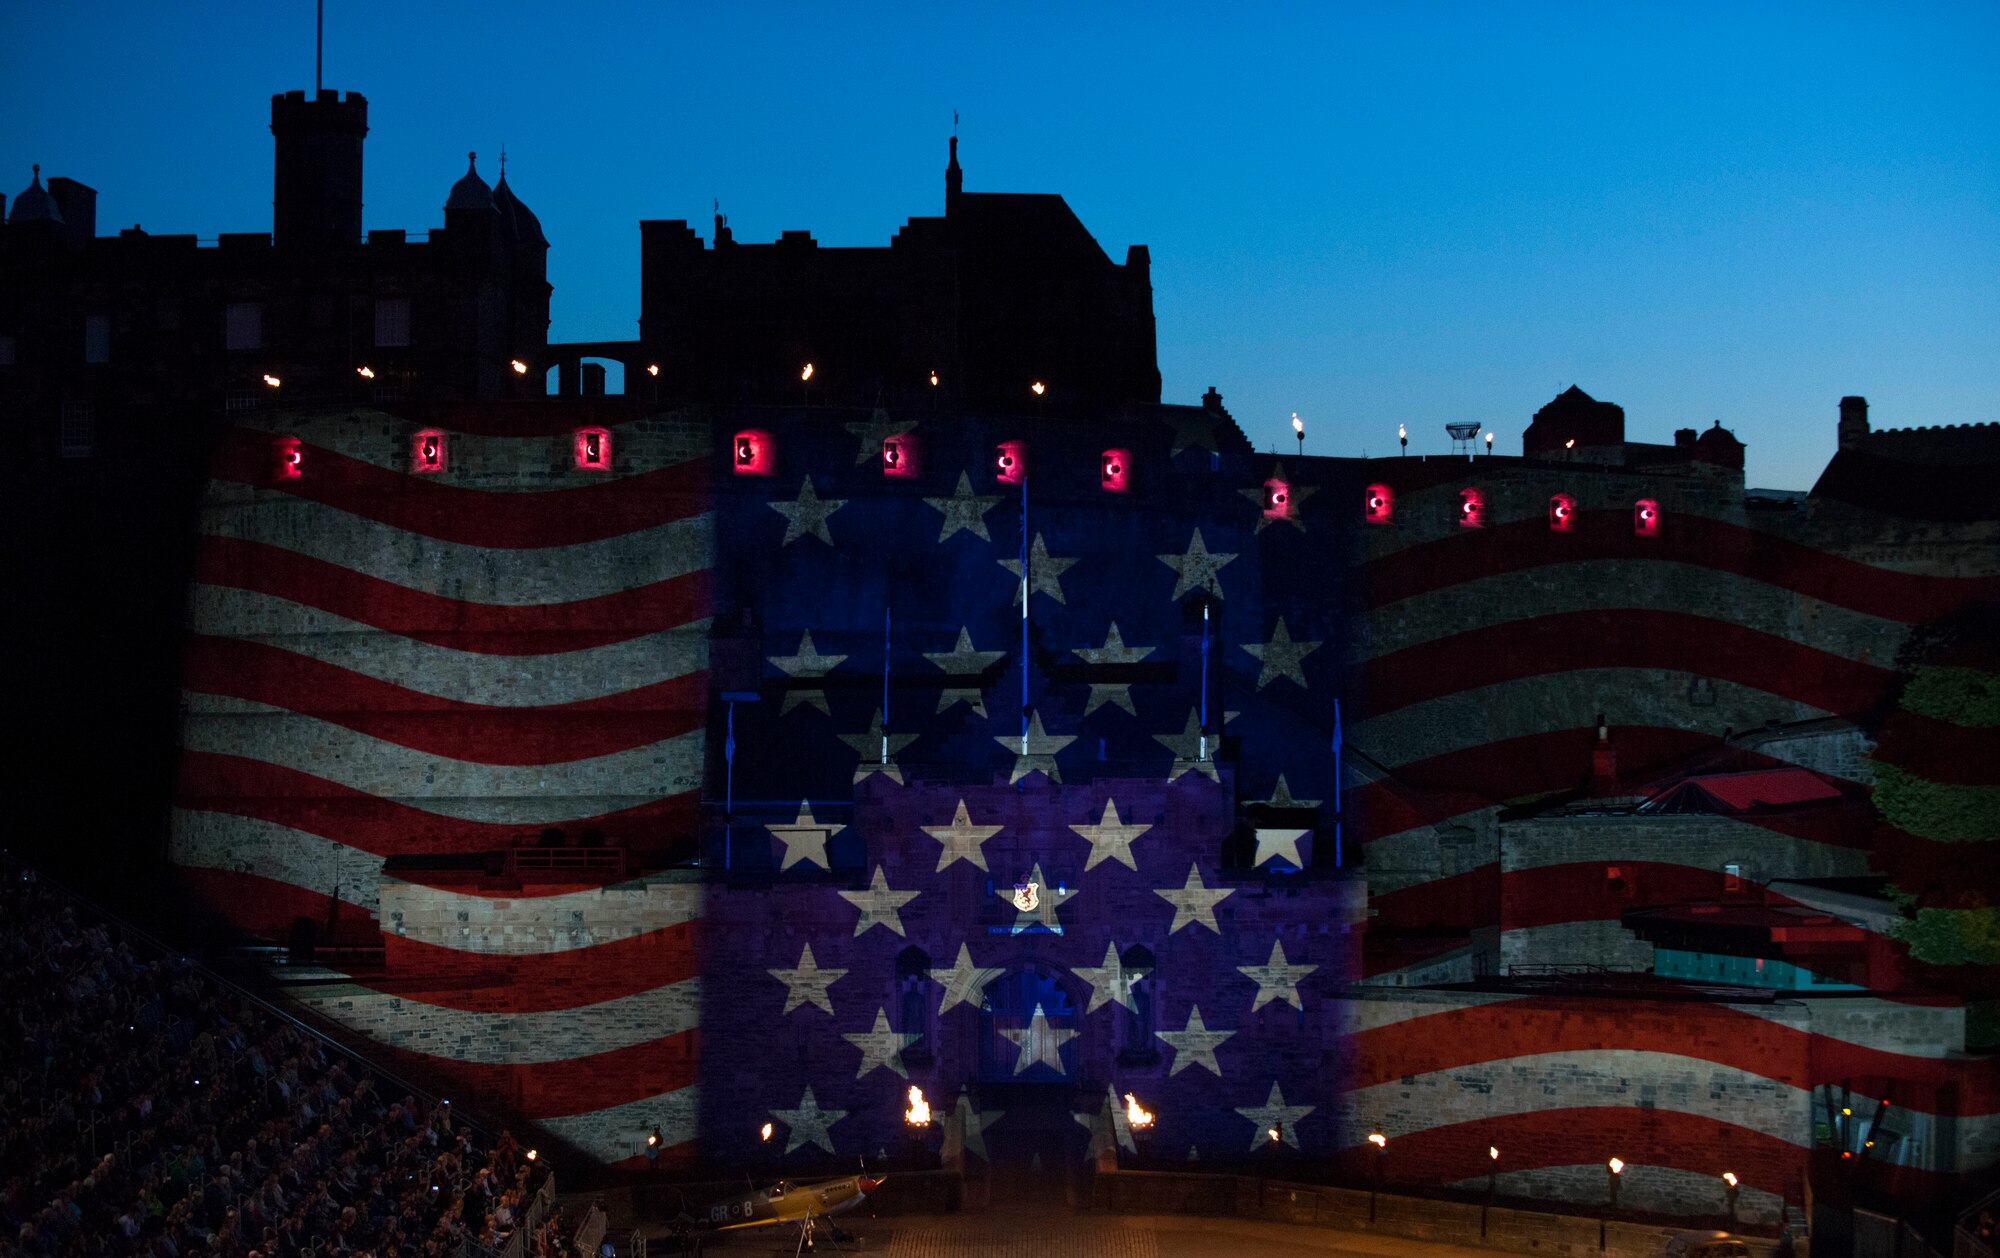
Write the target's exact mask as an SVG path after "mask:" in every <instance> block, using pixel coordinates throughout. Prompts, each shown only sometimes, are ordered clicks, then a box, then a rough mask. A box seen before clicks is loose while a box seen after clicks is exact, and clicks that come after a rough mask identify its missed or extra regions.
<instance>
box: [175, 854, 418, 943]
mask: <svg viewBox="0 0 2000 1258" xmlns="http://www.w3.org/2000/svg"><path fill="white" fill-rule="evenodd" d="M174 876H175V877H176V878H177V879H179V880H181V881H182V882H183V883H184V884H185V885H186V886H187V887H188V889H189V894H190V895H191V896H192V898H193V899H194V901H195V902H196V903H199V904H204V905H207V906H208V907H210V908H212V909H214V910H215V911H216V912H218V913H220V914H222V916H223V917H225V918H227V919H228V920H229V922H230V923H231V924H232V925H234V926H236V927H237V928H238V929H239V930H242V931H245V932H247V933H249V934H252V935H256V936H258V937H260V938H263V939H270V940H275V941H283V940H286V939H289V938H290V937H291V933H292V923H293V922H295V921H297V920H298V919H299V918H302V917H303V918H306V919H308V920H309V921H311V922H312V923H313V924H314V925H315V926H316V927H317V928H318V931H319V934H318V940H319V942H320V943H323V944H328V945H339V946H341V947H351V948H375V947H380V946H381V944H382V932H381V930H380V929H379V928H378V926H377V924H376V921H375V915H374V914H373V913H372V912H370V911H369V910H367V909H365V908H362V907H361V906H360V905H358V904H355V903H354V902H352V901H351V900H346V899H342V900H341V901H340V903H339V904H337V905H336V904H335V903H334V900H333V897H331V896H329V895H326V894H324V893H323V892H318V891H308V890H307V889H306V888H304V887H300V886H295V885H293V884H292V883H289V882H280V881H278V880H276V879H272V878H264V877H261V876H259V875H257V874H250V873H244V872H242V871H240V870H234V869H207V868H200V867H195V866H181V867H179V868H178V869H176V870H175V873H174ZM328 923H331V924H332V929H331V930H329V929H328Z"/></svg>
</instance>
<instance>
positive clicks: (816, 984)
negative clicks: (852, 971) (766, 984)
mask: <svg viewBox="0 0 2000 1258" xmlns="http://www.w3.org/2000/svg"><path fill="white" fill-rule="evenodd" d="M770 973H771V977H772V978H775V979H777V980H778V981H779V982H780V983H783V984H784V985H785V1007H784V1008H783V1009H780V1010H779V1011H778V1013H779V1015H780V1016H783V1015H785V1014H788V1013H790V1012H791V1011H792V1010H794V1009H797V1008H798V1007H799V1006H801V1005H818V1006H819V1007H820V1008H821V1009H824V1010H825V1011H826V1012H828V1013H832V1012H833V995H832V993H830V992H828V991H827V988H829V987H832V986H833V985H834V984H835V983H838V982H839V981H840V980H841V979H843V978H845V977H846V976H847V971H846V970H842V969H835V968H832V967H830V966H822V965H820V964H819V963H818V962H817V961H814V960H813V947H812V945H811V944H807V945H806V946H805V948H804V950H803V951H801V952H800V953H799V964H798V968H797V969H792V970H772V971H771V972H770Z"/></svg>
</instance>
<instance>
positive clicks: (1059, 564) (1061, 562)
mask: <svg viewBox="0 0 2000 1258" xmlns="http://www.w3.org/2000/svg"><path fill="white" fill-rule="evenodd" d="M999 563H1000V566H1001V567H1003V568H1005V569H1006V570H1007V571H1009V572H1011V573H1013V574H1014V575H1015V576H1016V577H1018V576H1020V575H1021V560H1020V557H1019V556H1015V557H1014V558H1012V559H1002V560H1000V561H999ZM1076 564H1077V561H1076V560H1074V559H1051V558H1050V557H1049V548H1048V546H1047V545H1046V544H1044V543H1043V541H1042V535H1041V534H1040V533H1037V534H1035V544H1034V545H1033V546H1030V547H1029V548H1028V586H1029V589H1028V593H1030V594H1046V595H1048V596H1049V597H1050V598H1052V599H1054V600H1055V601H1056V602H1058V603H1062V602H1063V591H1062V574H1063V573H1065V572H1068V571H1069V570H1070V569H1071V568H1074V567H1075V566H1076ZM1014 601H1015V602H1016V603H1019V602H1020V601H1021V587H1020V586H1019V585H1018V584H1017V585H1015V587H1014ZM1063 605H1064V606H1065V607H1066V606H1068V604H1067V603H1064V604H1063Z"/></svg>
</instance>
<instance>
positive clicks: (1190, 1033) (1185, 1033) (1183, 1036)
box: [1153, 1005, 1236, 1079]
mask: <svg viewBox="0 0 2000 1258" xmlns="http://www.w3.org/2000/svg"><path fill="white" fill-rule="evenodd" d="M1153 1034H1154V1035H1157V1036H1159V1037H1160V1038H1161V1039H1163V1040H1165V1041H1166V1042H1167V1046H1168V1047H1169V1048H1171V1049H1173V1050H1174V1065H1173V1069H1171V1070H1169V1071H1167V1077H1168V1078H1169V1079H1171V1078H1173V1077H1174V1076H1175V1075H1177V1074H1179V1073H1180V1072H1181V1071H1183V1070H1186V1069H1187V1068H1188V1067H1189V1066H1200V1067H1202V1068H1203V1069H1205V1070H1207V1071H1208V1073H1210V1074H1212V1075H1214V1076H1215V1077H1216V1078H1218V1079H1220V1078H1221V1077H1222V1067H1221V1066H1219V1065H1217V1064H1216V1061H1215V1050H1216V1048H1217V1047H1218V1046H1220V1045H1221V1043H1222V1041H1224V1040H1226V1039H1228V1038H1229V1037H1230V1036H1232V1035H1234V1034H1236V1032H1234V1031H1211V1030H1209V1029H1208V1026H1207V1025H1206V1024H1205V1023H1203V1022H1202V1020H1201V1006H1200V1005H1189V1006H1188V1016H1187V1025H1186V1026H1184V1027H1182V1028H1181V1029H1180V1030H1178V1031H1155V1032H1153Z"/></svg>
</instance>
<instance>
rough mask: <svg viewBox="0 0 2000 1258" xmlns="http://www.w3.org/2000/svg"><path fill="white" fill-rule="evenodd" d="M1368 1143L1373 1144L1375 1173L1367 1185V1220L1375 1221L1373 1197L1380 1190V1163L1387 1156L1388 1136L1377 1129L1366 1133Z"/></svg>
mask: <svg viewBox="0 0 2000 1258" xmlns="http://www.w3.org/2000/svg"><path fill="white" fill-rule="evenodd" d="M1368 1143H1369V1144H1372V1145H1374V1146H1375V1173H1374V1176H1373V1178H1372V1179H1371V1180H1370V1181H1369V1185H1368V1221H1369V1222H1370V1223H1373V1222H1374V1221H1375V1198H1376V1196H1377V1195H1378V1194H1380V1193H1381V1191H1382V1163H1383V1162H1384V1161H1386V1160H1387V1159H1388V1157H1389V1137H1387V1136H1385V1135H1383V1134H1382V1133H1381V1132H1379V1131H1371V1132H1369V1133H1368Z"/></svg>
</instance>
